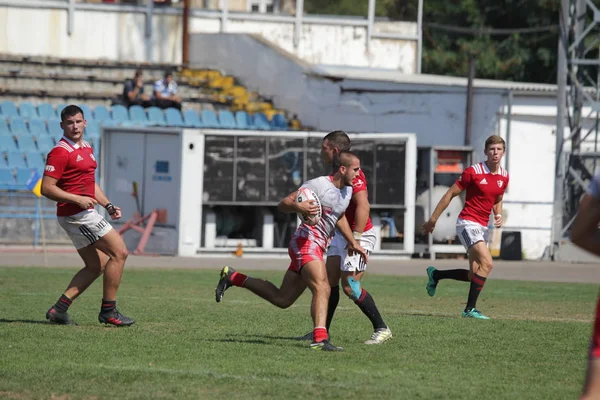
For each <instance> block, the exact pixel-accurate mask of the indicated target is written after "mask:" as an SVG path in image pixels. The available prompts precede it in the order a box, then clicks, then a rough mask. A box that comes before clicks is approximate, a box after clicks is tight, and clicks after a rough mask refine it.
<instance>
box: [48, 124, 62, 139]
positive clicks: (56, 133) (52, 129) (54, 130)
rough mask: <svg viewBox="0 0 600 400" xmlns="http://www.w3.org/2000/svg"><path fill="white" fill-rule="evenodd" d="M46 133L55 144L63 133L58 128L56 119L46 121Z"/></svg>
mask: <svg viewBox="0 0 600 400" xmlns="http://www.w3.org/2000/svg"><path fill="white" fill-rule="evenodd" d="M48 132H49V133H50V136H52V137H53V138H54V139H55V140H56V141H57V142H58V140H59V139H60V138H61V137H62V135H63V131H62V128H61V127H60V121H59V120H57V119H51V120H50V121H48Z"/></svg>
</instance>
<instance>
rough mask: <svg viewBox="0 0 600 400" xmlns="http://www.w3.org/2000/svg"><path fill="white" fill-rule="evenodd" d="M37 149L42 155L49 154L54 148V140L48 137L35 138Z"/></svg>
mask: <svg viewBox="0 0 600 400" xmlns="http://www.w3.org/2000/svg"><path fill="white" fill-rule="evenodd" d="M37 145H38V149H40V151H41V152H42V153H49V152H50V150H52V148H53V147H54V146H55V143H54V139H53V138H52V137H51V136H49V135H44V136H40V137H38V138H37Z"/></svg>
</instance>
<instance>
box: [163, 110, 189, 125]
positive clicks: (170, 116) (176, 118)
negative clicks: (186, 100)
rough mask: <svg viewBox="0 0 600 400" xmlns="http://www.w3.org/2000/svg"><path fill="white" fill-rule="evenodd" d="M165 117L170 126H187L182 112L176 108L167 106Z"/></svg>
mask: <svg viewBox="0 0 600 400" xmlns="http://www.w3.org/2000/svg"><path fill="white" fill-rule="evenodd" d="M165 118H166V120H167V125H169V126H185V123H184V122H183V118H181V112H180V111H179V110H178V109H176V108H167V109H166V110H165Z"/></svg>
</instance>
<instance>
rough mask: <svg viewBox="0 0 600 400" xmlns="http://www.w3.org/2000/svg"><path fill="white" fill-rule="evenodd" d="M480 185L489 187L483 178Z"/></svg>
mask: <svg viewBox="0 0 600 400" xmlns="http://www.w3.org/2000/svg"><path fill="white" fill-rule="evenodd" d="M479 184H480V185H487V184H488V183H487V181H486V180H485V178H483V179H482V180H481V182H479Z"/></svg>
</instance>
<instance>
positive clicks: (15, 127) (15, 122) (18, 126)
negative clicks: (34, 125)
mask: <svg viewBox="0 0 600 400" xmlns="http://www.w3.org/2000/svg"><path fill="white" fill-rule="evenodd" d="M10 131H11V132H12V133H13V135H15V136H19V135H29V129H28V128H27V125H25V120H24V119H23V118H21V117H12V118H11V119H10Z"/></svg>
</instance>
